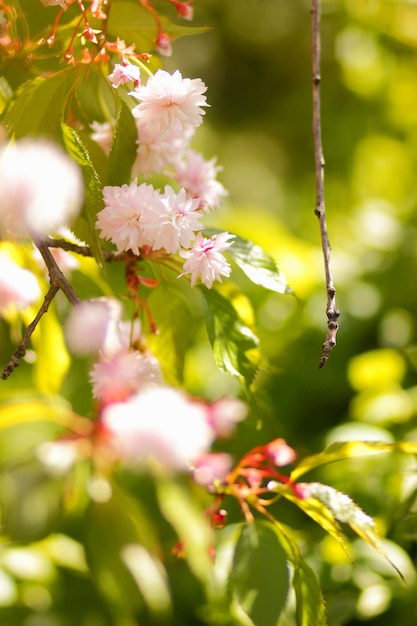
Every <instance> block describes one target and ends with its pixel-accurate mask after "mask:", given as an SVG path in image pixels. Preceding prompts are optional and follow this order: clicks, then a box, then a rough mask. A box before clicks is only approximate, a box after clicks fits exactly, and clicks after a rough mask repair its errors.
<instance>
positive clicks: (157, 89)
mask: <svg viewBox="0 0 417 626" xmlns="http://www.w3.org/2000/svg"><path fill="white" fill-rule="evenodd" d="M206 90H207V87H206V85H205V84H204V83H203V81H202V80H201V79H200V78H194V79H190V78H183V77H182V76H181V73H180V72H179V71H178V70H176V71H175V72H174V73H173V74H169V73H168V72H166V71H165V70H158V71H157V72H156V73H155V75H154V76H151V77H150V78H149V79H148V82H147V83H146V85H145V86H140V87H138V88H137V89H135V91H132V92H131V95H132V96H134V97H135V98H137V99H138V100H140V101H141V102H140V104H138V105H137V106H136V107H134V108H133V109H132V114H133V115H134V117H136V118H137V119H138V120H139V122H140V123H141V124H147V125H148V126H150V128H151V129H155V130H158V131H159V132H163V131H165V130H166V129H167V128H170V129H172V130H174V131H177V130H186V129H187V128H188V127H190V126H191V127H194V128H195V127H197V126H199V125H200V124H201V122H202V116H203V115H204V113H205V112H204V110H203V109H202V108H201V107H203V106H209V105H208V104H207V102H206V96H204V95H203V94H204V93H205V91H206Z"/></svg>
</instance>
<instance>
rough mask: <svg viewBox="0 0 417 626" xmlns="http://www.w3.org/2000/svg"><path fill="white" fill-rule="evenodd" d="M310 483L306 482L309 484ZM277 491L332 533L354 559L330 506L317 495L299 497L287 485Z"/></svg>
mask: <svg viewBox="0 0 417 626" xmlns="http://www.w3.org/2000/svg"><path fill="white" fill-rule="evenodd" d="M309 484H310V483H306V485H307V486H308V485H309ZM277 491H279V493H282V495H283V496H284V498H286V499H287V500H290V502H293V503H294V504H295V505H296V506H298V508H299V509H301V510H302V511H304V513H305V514H306V515H308V516H309V517H311V519H313V520H314V521H315V522H316V523H317V524H319V526H321V527H322V528H323V530H325V531H326V532H327V533H328V534H329V535H331V536H332V537H333V538H334V539H336V541H337V542H338V544H339V545H340V546H341V547H342V548H343V550H344V551H345V552H346V554H347V555H348V557H349V558H350V559H351V560H352V556H351V554H350V551H349V548H348V546H347V543H346V540H345V538H344V536H343V534H342V532H341V531H340V526H339V523H338V520H337V519H336V517H335V515H334V513H333V511H332V510H331V509H329V507H328V506H327V505H326V504H324V503H323V502H321V501H320V500H318V499H317V497H316V495H315V494H314V497H311V498H298V497H297V496H295V495H294V493H293V491H292V490H291V489H290V488H289V487H287V486H286V485H284V486H282V487H281V486H279V487H278V489H277Z"/></svg>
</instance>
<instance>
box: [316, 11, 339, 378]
mask: <svg viewBox="0 0 417 626" xmlns="http://www.w3.org/2000/svg"><path fill="white" fill-rule="evenodd" d="M311 21H312V66H313V67H312V69H313V127H312V130H313V141H314V162H315V172H316V205H315V210H314V212H315V214H316V215H317V217H318V220H319V225H320V236H321V247H322V250H323V259H324V271H325V276H326V289H327V307H326V314H327V328H328V331H327V335H326V339H325V341H324V343H323V346H322V353H321V358H320V363H319V368H321V367H323V365H325V364H326V362H327V359H328V358H329V354H330V352H331V351H332V350H333V348H334V347H335V345H336V335H337V330H338V328H339V324H338V321H337V320H338V318H339V315H340V312H339V311H338V309H337V306H336V289H335V286H334V283H333V277H332V272H331V268H330V249H331V248H330V243H329V237H328V234H327V223H326V209H325V203H324V156H323V144H322V138H321V116H320V82H321V76H320V0H312V4H311Z"/></svg>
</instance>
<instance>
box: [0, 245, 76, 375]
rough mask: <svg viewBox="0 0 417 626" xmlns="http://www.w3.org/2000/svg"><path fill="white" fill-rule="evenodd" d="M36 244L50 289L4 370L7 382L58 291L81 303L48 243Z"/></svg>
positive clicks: (73, 301) (70, 300)
mask: <svg viewBox="0 0 417 626" xmlns="http://www.w3.org/2000/svg"><path fill="white" fill-rule="evenodd" d="M34 243H35V245H36V247H37V248H38V250H39V252H40V253H41V255H42V258H43V260H44V261H45V265H46V267H47V268H48V273H49V283H50V287H49V290H48V293H47V294H46V296H45V298H44V301H43V303H42V306H41V307H40V309H39V311H38V312H37V314H36V316H35V319H34V320H33V322H31V324H29V326H28V327H27V328H26V332H25V334H24V336H23V339H22V341H21V342H20V343H19V345H18V346H17V348H16V350H15V352H14V354H13V355H12V356H11V358H10V361H9V362H8V364H7V365H6V367H5V368H4V370H3V372H2V374H1V377H2V379H3V380H6V379H7V378H9V376H10V374H11V373H12V372H13V371H14V369H15V368H16V367H18V365H19V361H20V359H21V358H22V357H24V356H25V354H26V349H27V345H28V343H29V340H30V338H31V336H32V334H33V331H34V330H35V328H36V327H37V325H38V324H39V321H40V319H41V318H42V316H43V315H44V314H45V313H46V312H47V311H48V309H49V305H50V304H51V302H52V300H53V299H54V298H55V296H56V294H57V293H58V291H59V290H61V291H62V292H63V293H64V294H65V296H66V297H67V299H68V301H69V302H70V303H71V304H72V305H73V306H75V305H77V304H79V303H80V302H81V300H80V298H79V297H78V296H77V294H76V293H75V291H74V290H73V288H72V287H71V285H70V284H69V282H68V281H67V279H66V278H65V276H64V274H63V273H62V271H61V270H60V268H59V267H58V265H57V263H56V261H55V259H54V257H53V256H52V253H51V251H50V250H49V247H48V243H47V242H45V241H40V240H36V239H34Z"/></svg>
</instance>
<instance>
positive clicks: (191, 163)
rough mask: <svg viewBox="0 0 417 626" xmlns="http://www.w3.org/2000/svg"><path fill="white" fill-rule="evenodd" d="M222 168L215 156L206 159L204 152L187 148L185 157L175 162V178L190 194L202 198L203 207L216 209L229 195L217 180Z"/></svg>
mask: <svg viewBox="0 0 417 626" xmlns="http://www.w3.org/2000/svg"><path fill="white" fill-rule="evenodd" d="M221 169H222V168H221V167H220V166H219V165H216V158H215V157H214V158H213V159H211V160H210V161H206V160H205V159H204V157H203V155H202V154H198V153H197V152H194V150H187V152H186V153H185V155H184V158H183V159H182V160H177V162H176V163H175V179H176V180H177V181H178V183H179V184H180V185H181V187H184V188H185V189H186V191H187V194H188V195H189V196H191V197H193V198H200V199H201V203H202V208H203V209H206V210H210V209H216V208H217V207H218V206H219V205H220V202H221V199H222V198H223V197H224V196H227V191H226V189H225V188H224V187H223V185H222V184H221V183H220V182H219V181H218V180H216V176H217V173H218V172H219V171H220V170H221Z"/></svg>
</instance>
